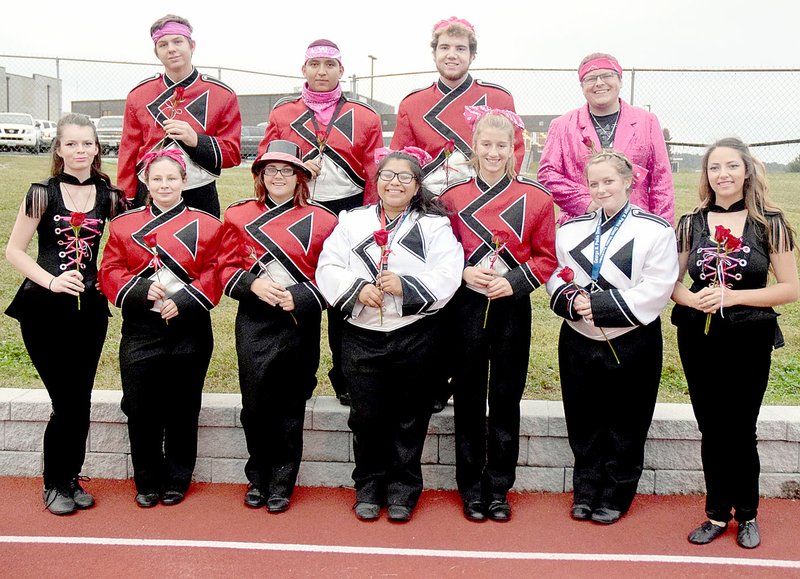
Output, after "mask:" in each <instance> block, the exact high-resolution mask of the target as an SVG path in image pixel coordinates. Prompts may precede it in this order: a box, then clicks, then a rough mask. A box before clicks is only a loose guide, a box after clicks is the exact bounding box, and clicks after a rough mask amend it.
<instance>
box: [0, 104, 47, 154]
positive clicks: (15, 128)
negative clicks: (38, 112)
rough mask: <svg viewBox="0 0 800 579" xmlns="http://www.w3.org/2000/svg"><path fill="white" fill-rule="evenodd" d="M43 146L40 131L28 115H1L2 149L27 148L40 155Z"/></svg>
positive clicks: (0, 144) (0, 136)
mask: <svg viewBox="0 0 800 579" xmlns="http://www.w3.org/2000/svg"><path fill="white" fill-rule="evenodd" d="M41 146H42V137H41V133H40V131H39V129H38V128H37V127H36V124H35V123H34V121H33V117H32V116H31V115H29V114H28V113H0V147H8V148H16V149H19V148H22V147H24V148H27V149H28V150H29V151H30V152H31V153H38V152H39V149H40V148H41Z"/></svg>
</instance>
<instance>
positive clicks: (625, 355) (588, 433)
mask: <svg viewBox="0 0 800 579" xmlns="http://www.w3.org/2000/svg"><path fill="white" fill-rule="evenodd" d="M611 343H612V344H613V346H614V350H615V351H616V353H617V356H618V357H619V360H620V364H617V361H616V360H615V359H614V354H613V353H612V352H611V348H610V347H609V345H608V343H607V342H606V341H605V340H601V341H598V340H592V339H590V338H587V337H585V336H583V335H581V334H579V333H578V332H576V331H575V330H573V329H572V328H571V327H570V326H569V325H568V324H567V323H566V322H565V323H564V324H563V325H562V326H561V334H560V336H559V341H558V367H559V372H560V374H561V391H562V399H563V401H564V416H565V418H566V422H567V436H568V438H569V445H570V447H571V448H572V453H573V455H574V456H575V467H574V471H573V476H572V481H573V499H574V502H575V504H585V505H589V506H591V507H594V508H598V507H608V508H612V509H615V510H618V511H622V512H625V511H627V510H628V509H629V508H630V506H631V502H632V501H633V497H634V496H635V495H636V487H637V486H638V484H639V478H640V477H641V475H642V466H643V464H644V445H645V442H646V440H647V431H648V430H649V428H650V423H651V422H652V420H653V411H654V410H655V405H656V397H657V395H658V385H659V382H660V380H661V365H662V357H663V344H662V339H661V320H660V319H656V320H655V321H654V322H652V323H650V324H648V325H647V326H642V327H639V328H636V329H635V330H632V331H630V332H628V333H626V334H623V335H622V336H619V337H617V338H614V339H613V340H612V341H611Z"/></svg>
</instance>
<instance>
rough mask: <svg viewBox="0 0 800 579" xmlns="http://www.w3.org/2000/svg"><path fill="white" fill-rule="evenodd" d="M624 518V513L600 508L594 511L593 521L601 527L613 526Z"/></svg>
mask: <svg viewBox="0 0 800 579" xmlns="http://www.w3.org/2000/svg"><path fill="white" fill-rule="evenodd" d="M621 516H622V511H618V510H616V509H610V508H608V507H600V508H599V509H595V510H594V511H592V520H593V521H594V522H595V523H600V524H601V525H613V524H614V523H616V522H617V521H619V518H620V517H621Z"/></svg>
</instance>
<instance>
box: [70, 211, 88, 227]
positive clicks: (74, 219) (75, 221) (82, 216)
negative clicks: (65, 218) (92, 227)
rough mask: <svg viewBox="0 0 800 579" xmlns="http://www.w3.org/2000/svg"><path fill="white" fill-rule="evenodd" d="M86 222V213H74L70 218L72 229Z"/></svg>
mask: <svg viewBox="0 0 800 579" xmlns="http://www.w3.org/2000/svg"><path fill="white" fill-rule="evenodd" d="M84 221H86V213H81V212H80V211H73V212H72V215H70V217H69V224H70V225H71V226H72V227H80V226H81V225H83V222H84Z"/></svg>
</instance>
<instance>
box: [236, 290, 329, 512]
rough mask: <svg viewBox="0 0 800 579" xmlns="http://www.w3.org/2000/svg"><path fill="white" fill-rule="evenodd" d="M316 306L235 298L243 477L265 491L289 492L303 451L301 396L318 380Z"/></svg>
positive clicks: (287, 494)
mask: <svg viewBox="0 0 800 579" xmlns="http://www.w3.org/2000/svg"><path fill="white" fill-rule="evenodd" d="M321 316H322V314H321V312H313V313H308V314H305V315H302V316H301V315H299V314H297V313H295V317H296V319H297V321H298V323H297V324H295V323H294V321H293V320H292V317H291V316H290V315H289V314H287V313H286V312H284V311H283V310H281V309H280V308H274V307H272V306H269V305H268V304H265V303H263V302H259V303H257V304H248V303H244V302H242V303H240V305H239V312H238V314H237V315H236V353H237V355H238V359H239V386H240V388H241V391H242V413H241V420H242V426H243V427H244V435H245V439H246V440H247V451H248V452H249V454H250V458H249V459H248V461H247V464H246V465H245V467H244V471H245V474H246V475H247V479H248V480H249V481H250V482H251V483H252V484H253V485H254V486H256V487H258V488H260V489H262V490H263V491H264V492H268V493H269V495H270V496H272V495H278V496H281V497H284V498H289V497H291V496H292V492H293V490H294V486H295V483H296V482H297V473H298V470H299V469H300V460H301V459H302V456H303V420H304V418H305V408H306V400H307V399H308V397H309V396H310V395H311V393H312V392H313V391H314V387H315V386H316V384H317V377H316V373H317V368H318V366H319V340H320V319H321Z"/></svg>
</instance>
